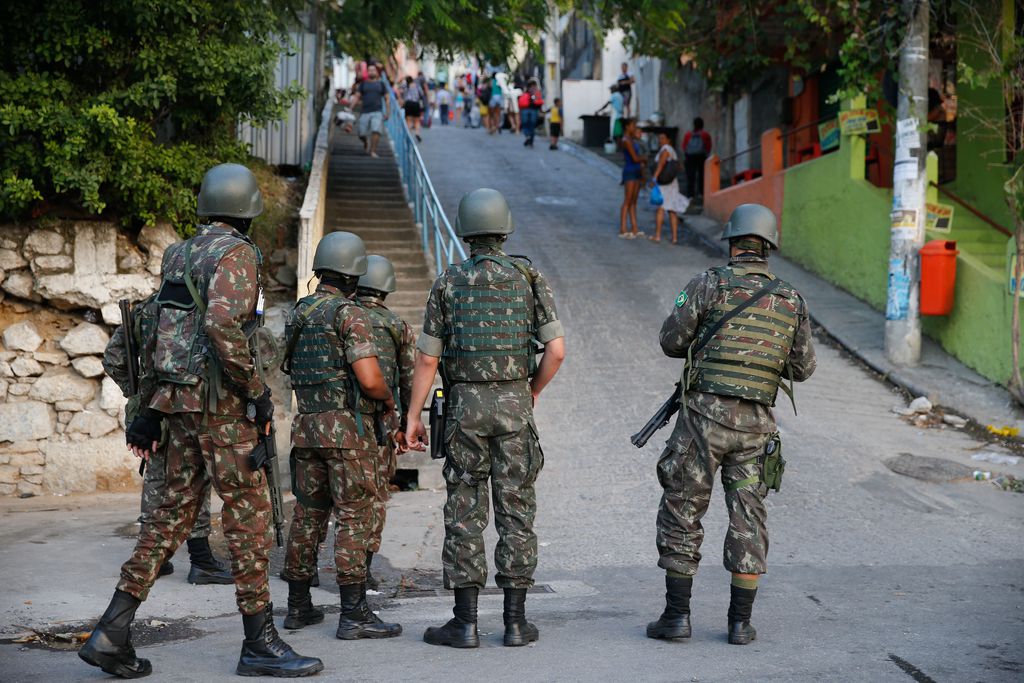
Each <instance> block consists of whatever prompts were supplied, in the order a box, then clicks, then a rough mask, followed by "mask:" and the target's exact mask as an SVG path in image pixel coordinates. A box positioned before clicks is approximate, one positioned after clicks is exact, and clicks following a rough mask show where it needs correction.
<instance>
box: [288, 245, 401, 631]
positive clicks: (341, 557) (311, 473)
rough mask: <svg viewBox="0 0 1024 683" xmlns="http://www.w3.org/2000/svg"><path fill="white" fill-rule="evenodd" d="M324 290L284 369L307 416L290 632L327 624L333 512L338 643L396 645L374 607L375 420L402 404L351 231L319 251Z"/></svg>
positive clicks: (300, 420)
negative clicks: (359, 296) (364, 300)
mask: <svg viewBox="0 0 1024 683" xmlns="http://www.w3.org/2000/svg"><path fill="white" fill-rule="evenodd" d="M313 272H314V273H315V274H316V275H317V277H319V278H320V283H319V285H318V286H317V288H316V291H315V292H314V293H313V294H310V295H309V296H306V297H304V298H302V299H300V300H299V301H298V303H296V305H295V310H294V311H293V312H292V315H291V317H290V318H289V320H288V324H287V326H286V328H285V338H286V339H287V348H286V350H285V359H284V366H283V367H284V369H285V371H286V372H288V373H289V374H290V375H291V381H292V388H293V389H294V390H295V398H296V403H297V405H298V413H297V414H296V415H295V418H294V419H293V421H292V449H293V450H292V457H293V458H294V460H295V475H294V481H293V482H292V490H293V492H294V493H295V514H294V517H292V525H291V532H290V533H289V535H288V550H287V553H286V555H285V565H284V577H285V580H287V581H288V617H287V618H286V619H285V627H286V628H302V627H303V626H307V625H309V624H316V623H319V622H321V621H323V618H324V614H323V611H322V610H320V609H317V608H316V607H314V606H313V603H312V599H311V597H310V594H309V584H310V579H311V578H312V576H313V575H314V574H315V573H316V556H317V550H318V546H319V543H320V538H321V533H322V530H323V529H324V527H325V525H326V524H327V519H328V517H329V516H330V514H331V510H332V509H333V510H334V512H335V516H336V522H335V525H336V535H335V540H334V560H335V566H336V568H337V579H338V592H339V594H340V596H341V616H340V618H339V621H338V631H337V637H338V638H341V639H342V640H356V639H359V638H392V637H394V636H398V635H400V634H401V633H402V627H401V626H399V625H398V624H388V623H384V622H382V621H381V620H380V619H379V618H378V617H377V616H376V615H375V614H374V613H373V612H372V611H371V610H370V608H369V606H368V605H367V603H366V567H367V564H366V563H367V552H368V551H369V549H370V545H371V543H372V535H373V506H374V501H375V500H376V498H377V479H378V471H379V469H380V468H381V465H380V463H379V460H380V451H379V450H378V443H379V442H378V439H377V434H376V432H375V425H374V422H375V419H374V418H375V416H377V415H379V414H380V413H381V412H382V411H384V410H393V409H394V401H393V399H392V397H391V391H390V389H388V386H387V383H386V382H385V380H384V375H383V374H382V373H381V369H380V365H379V364H378V363H377V355H378V351H377V348H376V346H375V345H374V336H373V324H372V323H371V321H370V319H369V317H368V316H367V314H366V312H365V311H363V310H362V308H360V306H359V305H358V304H357V303H356V302H355V301H353V300H352V296H353V295H354V294H355V291H356V283H357V281H358V279H359V276H360V275H363V274H365V273H366V247H365V246H364V245H363V241H362V240H361V239H359V237H358V236H356V235H353V234H352V233H350V232H332V233H330V234H328V235H326V236H324V238H323V239H322V240H320V244H318V245H317V248H316V254H315V255H314V257H313Z"/></svg>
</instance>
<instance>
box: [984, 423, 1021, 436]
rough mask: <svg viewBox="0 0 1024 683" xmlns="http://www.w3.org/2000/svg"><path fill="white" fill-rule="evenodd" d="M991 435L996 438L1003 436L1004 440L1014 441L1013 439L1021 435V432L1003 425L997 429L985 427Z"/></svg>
mask: <svg viewBox="0 0 1024 683" xmlns="http://www.w3.org/2000/svg"><path fill="white" fill-rule="evenodd" d="M985 429H987V430H988V432H989V434H992V435H994V436H1002V437H1004V438H1008V439H1012V438H1013V437H1015V436H1017V435H1018V434H1020V430H1019V429H1017V428H1016V427H1010V426H1009V425H1003V426H1002V427H996V426H995V425H988V426H987V427H985Z"/></svg>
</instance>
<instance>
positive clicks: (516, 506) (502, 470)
mask: <svg viewBox="0 0 1024 683" xmlns="http://www.w3.org/2000/svg"><path fill="white" fill-rule="evenodd" d="M492 259H497V261H495V260H492ZM520 268H522V269H523V270H524V271H525V273H524V272H522V271H520V270H519V269H520ZM531 280H532V283H531V282H530V281H531ZM531 285H532V286H531ZM562 336H563V331H562V323H561V322H560V321H559V320H558V316H557V314H556V312H555V302H554V296H553V295H552V292H551V289H550V287H549V286H548V284H547V281H546V280H545V279H544V277H543V276H542V275H541V274H540V273H539V272H537V270H535V269H534V268H533V267H532V266H527V265H525V264H524V263H523V262H522V261H519V260H515V259H510V258H509V257H508V256H506V255H505V254H504V253H503V252H502V251H501V249H500V248H498V247H496V246H483V245H479V244H477V245H472V253H471V256H470V258H469V259H468V260H467V261H465V262H463V263H462V264H458V265H453V266H451V267H449V268H448V270H446V271H445V272H444V273H442V274H441V276H440V277H438V279H437V281H436V282H435V283H434V286H433V288H432V289H431V291H430V297H429V298H428V299H427V306H426V311H425V314H424V321H423V334H421V335H420V337H419V342H418V343H417V348H418V349H419V350H420V351H421V352H422V353H424V354H427V355H429V356H434V357H440V358H441V367H442V372H443V373H444V374H445V376H446V377H447V380H448V382H449V395H448V421H447V424H446V426H445V433H444V436H443V438H444V441H445V443H446V446H447V453H448V457H447V459H446V461H445V465H444V477H445V481H446V484H447V493H448V498H447V501H446V503H445V508H444V521H445V540H444V549H443V553H442V562H443V564H444V572H445V582H446V584H448V585H449V586H451V587H453V588H469V587H474V586H475V587H479V588H482V587H483V586H484V584H485V582H486V580H487V559H486V557H485V553H484V538H483V532H484V529H485V528H486V527H487V516H488V510H487V506H488V490H487V480H488V478H489V479H490V480H491V490H492V492H493V498H494V517H495V527H496V529H497V531H498V543H497V546H496V547H495V550H494V564H495V569H496V576H495V579H496V581H497V584H498V585H499V586H501V587H503V588H523V587H529V586H531V585H533V573H534V570H535V569H536V567H537V536H536V534H534V532H533V520H534V516H535V514H536V508H537V500H536V494H535V490H534V484H535V482H536V479H537V475H538V474H539V473H540V470H541V468H542V467H543V465H544V455H543V453H542V451H541V448H540V442H539V440H538V437H537V427H536V424H535V423H534V419H533V400H532V396H531V393H530V384H529V379H528V378H529V374H530V372H531V367H530V366H531V365H532V364H533V361H534V359H533V354H532V350H533V339H537V340H538V341H540V342H541V343H546V342H549V341H552V340H554V339H558V338H560V337H562ZM432 438H437V436H436V435H432Z"/></svg>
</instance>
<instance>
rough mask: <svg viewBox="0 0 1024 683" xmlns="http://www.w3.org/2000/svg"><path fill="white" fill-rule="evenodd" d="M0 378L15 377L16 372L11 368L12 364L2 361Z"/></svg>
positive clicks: (0, 363) (0, 362)
mask: <svg viewBox="0 0 1024 683" xmlns="http://www.w3.org/2000/svg"><path fill="white" fill-rule="evenodd" d="M0 377H14V370H13V369H12V368H11V364H10V363H8V362H7V361H5V360H0Z"/></svg>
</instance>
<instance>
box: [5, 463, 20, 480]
mask: <svg viewBox="0 0 1024 683" xmlns="http://www.w3.org/2000/svg"><path fill="white" fill-rule="evenodd" d="M19 469H20V468H18V467H14V466H12V465H0V484H17V483H18V480H19V479H21V474H20V472H19Z"/></svg>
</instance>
